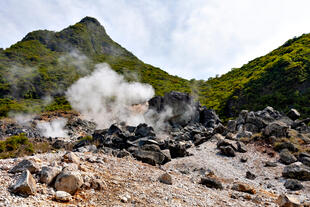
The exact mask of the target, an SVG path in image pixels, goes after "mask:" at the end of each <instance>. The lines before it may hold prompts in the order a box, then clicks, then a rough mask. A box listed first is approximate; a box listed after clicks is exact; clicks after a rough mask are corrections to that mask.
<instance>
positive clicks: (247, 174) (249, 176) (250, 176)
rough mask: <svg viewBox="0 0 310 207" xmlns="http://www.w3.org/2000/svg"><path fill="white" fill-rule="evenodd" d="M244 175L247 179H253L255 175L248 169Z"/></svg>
mask: <svg viewBox="0 0 310 207" xmlns="http://www.w3.org/2000/svg"><path fill="white" fill-rule="evenodd" d="M245 177H246V178H247V179H249V180H255V178H256V175H255V174H253V173H251V172H250V171H247V172H246V175H245Z"/></svg>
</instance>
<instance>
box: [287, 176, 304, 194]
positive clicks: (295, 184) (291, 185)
mask: <svg viewBox="0 0 310 207" xmlns="http://www.w3.org/2000/svg"><path fill="white" fill-rule="evenodd" d="M284 187H285V188H286V189H289V190H292V191H295V190H301V189H302V188H303V187H304V186H303V185H302V184H301V182H299V181H298V180H295V179H288V180H286V181H285V183H284Z"/></svg>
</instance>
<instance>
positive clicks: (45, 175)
mask: <svg viewBox="0 0 310 207" xmlns="http://www.w3.org/2000/svg"><path fill="white" fill-rule="evenodd" d="M60 172H61V169H60V168H59V167H47V166H44V167H42V170H41V171H40V182H42V183H46V184H48V185H50V184H51V183H52V182H53V181H55V179H56V176H57V175H58V174H59V173H60Z"/></svg>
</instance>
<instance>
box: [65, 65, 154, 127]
mask: <svg viewBox="0 0 310 207" xmlns="http://www.w3.org/2000/svg"><path fill="white" fill-rule="evenodd" d="M154 94H155V92H154V89H153V88H152V86H150V85H148V84H143V83H138V82H128V81H126V80H125V78H124V77H123V76H122V75H119V74H117V73H116V72H115V71H113V70H112V69H111V68H110V66H109V65H108V64H98V65H96V67H95V70H94V72H93V73H91V74H90V75H88V76H86V77H83V78H80V79H79V80H78V81H76V82H75V83H74V84H72V85H71V86H70V88H69V89H68V90H67V92H66V97H67V100H68V101H69V102H70V104H71V106H72V107H73V109H74V110H76V111H78V112H80V113H81V114H82V115H85V116H86V117H87V118H88V119H90V120H93V121H94V122H96V124H97V126H98V127H99V128H107V127H109V126H110V125H111V124H113V123H116V122H122V121H124V122H126V123H127V124H128V125H138V124H140V123H144V122H145V118H144V116H143V114H141V113H136V112H134V111H133V110H131V109H132V105H135V104H141V103H145V102H147V101H148V100H149V99H150V98H152V97H153V96H154Z"/></svg>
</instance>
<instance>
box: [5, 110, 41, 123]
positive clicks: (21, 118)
mask: <svg viewBox="0 0 310 207" xmlns="http://www.w3.org/2000/svg"><path fill="white" fill-rule="evenodd" d="M9 117H11V118H13V119H15V121H16V122H17V123H18V124H20V125H22V126H30V125H31V121H32V120H33V118H34V117H35V114H26V113H13V112H10V113H9Z"/></svg>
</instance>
